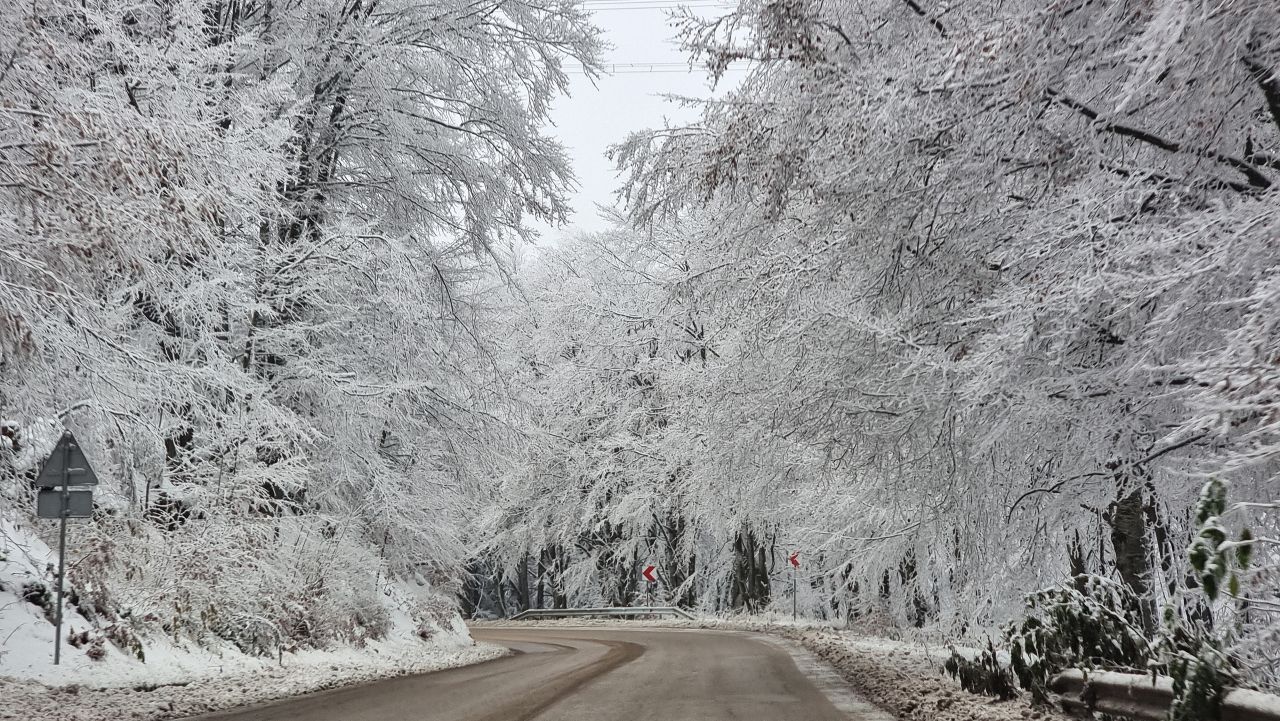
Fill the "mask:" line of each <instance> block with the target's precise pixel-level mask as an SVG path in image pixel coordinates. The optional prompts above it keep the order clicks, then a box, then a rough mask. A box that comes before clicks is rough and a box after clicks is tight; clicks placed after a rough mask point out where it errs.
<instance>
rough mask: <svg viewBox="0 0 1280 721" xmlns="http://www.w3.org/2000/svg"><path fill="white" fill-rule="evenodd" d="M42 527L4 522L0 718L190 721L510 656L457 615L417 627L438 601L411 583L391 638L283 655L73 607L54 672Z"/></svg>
mask: <svg viewBox="0 0 1280 721" xmlns="http://www.w3.org/2000/svg"><path fill="white" fill-rule="evenodd" d="M30 523H31V522H30V521H27V520H24V519H22V518H21V517H19V518H13V517H10V518H3V517H0V719H36V718H38V719H41V720H42V721H46V720H58V719H67V720H72V719H74V720H76V721H95V720H105V719H116V718H136V719H165V718H174V717H183V716H190V715H194V714H199V713H205V712H208V711H212V710H217V709H223V708H229V707H232V706H237V705H241V704H251V703H259V702H263V701H268V700H272V699H276V698H281V697H286V696H293V695H297V694H301V693H307V692H311V691H318V690H322V689H326V688H332V687H335V686H340V685H345V684H350V683H357V682H364V681H372V680H375V679H379V678H385V677H391V676H398V675H404V674H412V673H422V672H426V671H433V670H437V669H441V668H448V667H452V666H459V665H465V664H469V663H477V662H480V661H485V660H489V659H492V658H497V657H499V656H501V655H503V654H504V653H506V650H505V649H502V648H498V647H495V646H489V645H476V644H475V643H474V642H473V641H472V639H471V636H470V634H469V632H468V631H467V628H466V626H465V624H463V623H462V620H461V619H460V618H458V617H457V616H456V615H454V616H453V617H452V618H440V619H438V621H437V622H432V623H427V624H424V622H423V619H422V618H414V617H413V616H412V615H411V613H410V611H409V609H410V608H413V607H414V602H415V601H421V600H423V599H422V598H419V596H423V595H429V594H434V593H435V592H434V591H433V590H431V589H430V588H429V587H423V588H417V587H414V586H413V584H407V583H406V584H390V585H389V586H387V587H386V588H385V589H384V591H383V593H384V595H385V596H386V603H387V608H388V613H389V614H390V632H389V633H388V634H387V635H386V637H385V638H384V639H382V640H370V641H367V642H366V643H365V644H364V645H363V647H360V648H356V647H354V646H335V647H333V648H331V649H328V650H317V649H303V650H298V651H296V652H287V651H286V652H284V653H281V654H279V655H277V656H275V657H262V656H253V655H248V654H245V653H242V652H241V651H240V650H239V649H237V648H236V647H235V646H234V645H232V644H231V643H229V642H225V641H221V642H220V641H218V640H217V639H215V638H212V637H206V638H202V639H201V641H200V643H199V644H197V643H196V642H195V641H194V640H192V639H189V638H179V639H174V638H172V637H170V636H167V635H165V634H164V633H162V632H156V631H155V630H154V629H153V630H152V631H151V632H148V631H146V630H145V629H146V628H147V627H148V626H147V624H142V625H141V626H138V627H134V626H129V625H126V624H124V623H123V622H118V623H117V622H112V623H106V622H104V621H103V620H102V619H98V620H97V623H95V622H94V621H91V620H90V619H88V618H86V617H85V616H84V615H83V614H82V613H81V611H80V610H79V609H78V608H77V606H76V604H75V603H73V602H72V601H71V600H70V599H69V600H68V602H67V604H66V611H65V615H64V619H63V624H64V635H63V639H64V642H63V645H62V663H61V665H58V666H54V665H53V632H54V626H53V623H52V609H53V608H54V607H55V602H54V600H53V597H52V595H51V594H52V591H53V589H54V586H55V583H54V579H55V574H54V568H55V567H56V564H57V553H56V549H50V548H49V547H48V545H47V544H46V543H44V542H43V541H42V540H41V539H40V537H39V536H38V535H37V533H36V532H35V531H36V529H34V528H32V527H31V526H30V525H29V524H30ZM71 561H72V557H69V558H68V562H69V563H70V562H71ZM78 590H79V591H81V592H87V591H86V589H84V588H80V589H78ZM86 607H87V606H86ZM113 629H114V630H113ZM78 632H90V633H86V634H84V636H83V638H84V641H83V642H79V643H78V644H72V643H68V642H67V640H66V639H67V638H68V637H72V638H74V637H75V636H76V635H77V633H78ZM90 639H92V640H90ZM115 639H126V640H127V642H126V643H123V644H118V643H116V642H115ZM130 644H136V646H131V645H130ZM138 651H141V654H140V655H141V656H142V658H145V661H143V660H142V658H140V657H139V654H138ZM95 657H96V658H95Z"/></svg>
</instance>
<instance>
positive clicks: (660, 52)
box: [539, 0, 735, 245]
mask: <svg viewBox="0 0 1280 721" xmlns="http://www.w3.org/2000/svg"><path fill="white" fill-rule="evenodd" d="M585 3H586V7H587V8H589V9H591V10H592V12H593V14H594V17H595V21H596V24H597V25H599V26H600V27H601V28H602V30H603V31H604V38H605V40H606V41H607V42H608V43H610V44H611V45H612V46H613V47H612V49H610V50H609V51H607V52H606V53H605V59H606V62H607V63H610V64H617V65H619V66H621V67H617V68H614V69H612V72H610V69H609V68H606V72H607V73H610V74H607V75H605V76H604V77H602V78H598V79H597V80H596V84H595V86H594V87H593V86H592V83H591V81H590V80H588V79H587V78H586V77H585V76H583V75H580V74H577V75H574V76H573V77H574V79H573V85H572V87H571V89H570V92H571V96H570V97H567V98H561V99H560V100H558V101H557V102H556V104H555V107H554V110H553V112H552V120H553V122H554V123H555V127H554V128H553V129H551V132H552V133H554V134H555V135H556V136H557V137H558V138H560V141H561V142H562V143H564V145H565V147H566V148H567V149H568V152H569V156H570V158H571V159H572V160H573V166H574V173H575V174H576V175H577V177H578V183H579V189H578V192H577V193H576V195H575V196H574V198H573V210H574V213H573V216H572V217H571V218H570V221H569V225H568V226H566V227H565V228H549V227H546V226H540V227H539V230H541V231H542V234H543V236H542V240H541V241H539V245H552V244H555V242H556V241H557V240H558V239H559V238H560V237H561V236H562V235H563V234H564V233H565V232H567V231H572V230H576V229H583V230H599V229H602V228H604V227H606V225H607V224H606V223H605V222H604V221H603V220H601V219H600V217H599V215H598V213H597V211H596V206H597V205H598V204H599V205H610V206H611V205H613V203H614V200H615V198H614V191H615V190H616V189H617V186H618V179H617V176H616V174H615V173H614V171H613V164H612V163H610V162H609V161H608V160H607V159H606V158H605V157H604V153H605V150H606V149H607V148H608V147H609V146H610V145H612V144H614V143H616V142H618V141H619V140H622V139H623V138H624V137H625V136H626V134H627V133H629V132H631V131H633V130H641V129H643V128H655V127H661V126H662V125H663V122H664V119H665V120H668V121H669V122H670V123H671V124H673V125H679V124H682V123H687V122H690V121H693V120H696V119H697V116H698V112H697V110H696V109H693V108H686V107H681V106H679V105H677V104H675V103H672V102H668V101H667V100H664V99H663V97H662V96H663V95H664V94H675V95H684V96H694V97H709V96H710V95H711V94H712V93H711V90H710V87H709V84H708V80H707V76H706V74H705V73H703V72H702V71H701V70H694V71H693V72H689V71H688V68H687V60H688V59H687V57H686V56H685V54H684V53H682V52H681V51H680V49H679V47H677V45H676V44H675V42H674V41H672V40H671V37H672V36H673V34H674V30H673V29H672V27H671V26H670V25H669V21H668V15H669V9H670V8H672V7H675V5H676V4H677V3H676V2H675V0H585ZM688 3H689V5H690V6H691V7H693V8H694V9H695V11H696V12H699V13H704V14H707V15H712V14H715V13H717V12H718V10H717V5H718V6H719V7H724V8H727V7H729V6H728V5H723V4H721V3H720V2H719V0H688ZM636 63H646V64H647V63H665V64H667V66H666V67H653V68H636V67H631V65H632V64H636ZM672 63H678V64H679V66H678V67H677V66H672V65H671V64H672ZM733 75H735V74H734V73H731V74H730V76H731V77H730V78H729V79H728V80H727V81H726V82H729V83H731V82H733V79H734V78H733V77H732V76H733ZM721 91H722V90H717V92H716V94H719V93H720V92H721Z"/></svg>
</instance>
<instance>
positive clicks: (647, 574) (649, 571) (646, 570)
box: [643, 566, 658, 581]
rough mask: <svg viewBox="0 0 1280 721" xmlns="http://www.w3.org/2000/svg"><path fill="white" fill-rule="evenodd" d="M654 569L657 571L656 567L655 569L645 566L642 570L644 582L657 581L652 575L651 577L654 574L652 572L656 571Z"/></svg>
mask: <svg viewBox="0 0 1280 721" xmlns="http://www.w3.org/2000/svg"><path fill="white" fill-rule="evenodd" d="M656 569H657V567H656V566H645V568H644V574H643V575H644V580H646V581H657V580H658V579H657V578H655V577H654V575H653V572H654V570H656Z"/></svg>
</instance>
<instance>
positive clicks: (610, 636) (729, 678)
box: [198, 627, 889, 721]
mask: <svg viewBox="0 0 1280 721" xmlns="http://www.w3.org/2000/svg"><path fill="white" fill-rule="evenodd" d="M472 635H473V636H475V638H476V639H477V640H481V641H488V642H490V643H496V644H501V645H504V646H507V647H509V648H511V649H512V650H513V651H515V652H516V653H515V655H513V656H508V657H506V658H501V659H498V660H496V661H489V662H487V663H482V664H477V665H474V666H466V667H463V668H457V669H450V670H447V671H438V672H436V673H429V674H424V675H421V676H408V677H403V678H396V679H390V680H386V681H379V682H375V683H370V684H364V685H361V686H352V687H347V688H342V689H335V690H332V691H324V692H320V693H316V694H310V695H307V696H301V697H297V698H291V699H285V700H282V701H277V702H274V703H271V704H268V705H265V706H256V707H251V708H247V709H241V710H235V711H230V712H222V713H218V714H209V715H205V716H200V717H198V718H199V719H200V720H201V721H214V720H215V719H216V720H217V721H304V720H305V721H535V720H536V721H722V720H724V721H727V720H729V719H734V720H735V721H887V720H888V719H889V717H888V716H885V715H884V714H883V713H881V712H879V711H877V710H876V709H874V708H873V707H870V706H867V705H866V704H864V703H862V702H861V701H859V700H858V699H857V698H856V697H854V696H853V695H852V694H851V693H850V692H849V690H848V688H847V687H845V685H844V684H843V683H842V682H841V681H840V680H839V679H838V678H837V677H836V676H835V674H834V673H833V672H832V671H830V669H828V668H826V667H825V666H824V665H823V664H821V663H820V662H817V661H815V660H814V659H813V658H812V657H811V656H809V655H808V654H807V653H805V652H804V651H801V650H799V649H798V648H797V647H794V646H790V645H788V644H785V643H783V642H780V641H775V640H772V639H769V638H767V637H764V636H759V635H754V634H744V633H731V632H723V631H699V630H685V629H654V628H642V629H634V630H631V629H625V630H624V629H618V628H616V627H590V628H567V627H565V628H555V627H543V628H528V629H525V628H506V627H504V628H496V627H488V628H478V629H473V631H472Z"/></svg>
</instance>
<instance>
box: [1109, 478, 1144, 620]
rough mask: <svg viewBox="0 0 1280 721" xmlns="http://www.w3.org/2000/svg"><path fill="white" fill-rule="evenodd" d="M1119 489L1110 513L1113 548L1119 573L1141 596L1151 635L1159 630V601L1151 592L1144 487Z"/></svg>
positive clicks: (1121, 486) (1136, 593)
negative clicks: (1156, 604) (1156, 610)
mask: <svg viewBox="0 0 1280 721" xmlns="http://www.w3.org/2000/svg"><path fill="white" fill-rule="evenodd" d="M1135 486H1136V487H1135ZM1119 488H1120V490H1119V494H1118V496H1117V498H1116V500H1115V501H1114V502H1113V503H1112V504H1111V508H1110V513H1109V514H1108V521H1109V523H1110V525H1111V548H1112V550H1113V551H1115V564H1116V571H1117V572H1118V573H1119V574H1120V578H1121V580H1123V581H1124V582H1125V584H1126V585H1128V586H1129V588H1130V589H1131V590H1132V591H1133V593H1134V595H1135V596H1137V597H1138V604H1139V612H1140V614H1141V620H1142V627H1143V629H1144V630H1146V631H1147V633H1148V634H1150V633H1151V632H1153V631H1154V630H1155V601H1154V598H1153V596H1152V593H1151V577H1152V568H1151V547H1150V543H1149V541H1148V539H1147V523H1146V516H1145V514H1144V512H1143V495H1142V487H1141V486H1140V485H1136V484H1133V483H1129V484H1122V485H1120V487H1119Z"/></svg>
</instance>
